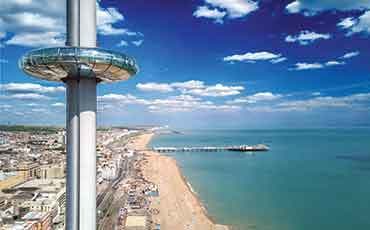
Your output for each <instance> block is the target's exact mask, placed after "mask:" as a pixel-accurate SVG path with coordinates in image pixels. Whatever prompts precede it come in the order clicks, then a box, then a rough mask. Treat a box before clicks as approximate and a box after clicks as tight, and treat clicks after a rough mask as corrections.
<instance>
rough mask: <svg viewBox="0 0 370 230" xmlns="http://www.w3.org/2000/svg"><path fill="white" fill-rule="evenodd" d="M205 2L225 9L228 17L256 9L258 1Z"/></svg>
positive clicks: (220, 0)
mask: <svg viewBox="0 0 370 230" xmlns="http://www.w3.org/2000/svg"><path fill="white" fill-rule="evenodd" d="M205 2H206V3H208V4H210V5H212V6H214V7H218V8H221V9H225V10H226V11H227V14H228V17H229V18H241V17H244V16H246V15H248V14H249V13H251V12H253V11H255V10H257V9H258V3H257V2H254V1H251V0H205Z"/></svg>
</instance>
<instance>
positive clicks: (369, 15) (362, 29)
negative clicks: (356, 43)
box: [337, 10, 370, 36]
mask: <svg viewBox="0 0 370 230" xmlns="http://www.w3.org/2000/svg"><path fill="white" fill-rule="evenodd" d="M337 26H339V27H341V28H342V29H345V30H347V36H350V35H353V34H356V33H364V34H367V35H369V34H370V10H368V11H366V12H364V13H363V14H362V15H360V16H359V17H357V18H352V17H350V18H345V19H343V20H342V21H341V22H339V23H338V24H337Z"/></svg>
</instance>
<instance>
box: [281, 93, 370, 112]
mask: <svg viewBox="0 0 370 230" xmlns="http://www.w3.org/2000/svg"><path fill="white" fill-rule="evenodd" d="M369 101H370V93H358V94H352V95H348V96H341V97H332V96H327V97H320V96H319V97H314V98H310V99H306V100H296V101H288V102H282V103H280V104H278V105H277V107H278V108H284V109H285V110H298V111H304V110H309V109H315V108H350V107H356V106H359V105H362V104H363V103H365V104H366V103H368V102H369Z"/></svg>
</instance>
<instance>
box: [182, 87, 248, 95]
mask: <svg viewBox="0 0 370 230" xmlns="http://www.w3.org/2000/svg"><path fill="white" fill-rule="evenodd" d="M242 90H244V87H242V86H224V85H222V84H216V85H213V86H207V87H205V88H198V89H191V90H184V93H189V94H193V95H198V96H207V97H226V96H233V95H238V94H240V91H242Z"/></svg>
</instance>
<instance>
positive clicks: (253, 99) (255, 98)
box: [227, 92, 283, 104]
mask: <svg viewBox="0 0 370 230" xmlns="http://www.w3.org/2000/svg"><path fill="white" fill-rule="evenodd" d="M282 97H283V95H281V94H274V93H271V92H259V93H255V94H253V95H249V96H246V97H241V98H236V99H234V100H232V101H228V102H227V103H228V104H246V103H247V104H254V103H257V102H268V101H275V100H278V99H281V98H282Z"/></svg>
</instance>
